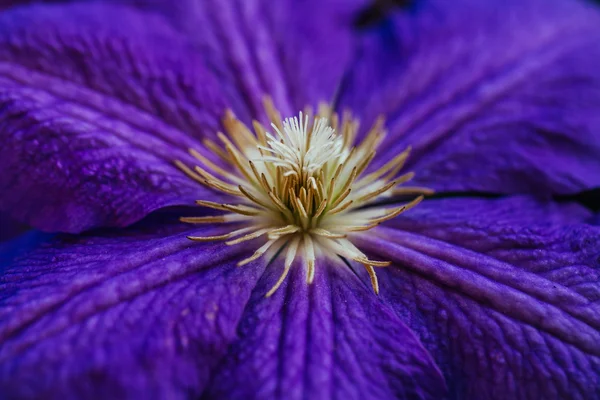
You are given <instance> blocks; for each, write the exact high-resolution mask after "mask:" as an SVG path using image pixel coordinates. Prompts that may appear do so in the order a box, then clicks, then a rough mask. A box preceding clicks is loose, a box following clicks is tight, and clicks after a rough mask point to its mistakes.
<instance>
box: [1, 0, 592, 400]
mask: <svg viewBox="0 0 600 400" xmlns="http://www.w3.org/2000/svg"><path fill="white" fill-rule="evenodd" d="M80 3H81V2H76V3H75V4H66V3H65V4H54V5H40V4H37V5H29V6H21V7H17V8H12V9H9V10H7V11H4V12H3V14H0V135H1V143H2V145H1V147H0V167H1V168H2V171H3V173H2V174H1V175H0V190H1V191H2V196H1V197H0V210H1V211H3V212H7V213H9V214H10V215H11V216H13V217H14V218H17V219H19V220H20V221H22V222H24V223H26V224H28V225H31V226H33V227H35V228H37V229H39V230H41V231H47V232H54V233H57V234H55V235H50V234H44V233H41V232H31V233H29V234H27V235H25V236H23V237H22V238H20V239H19V240H17V241H14V242H10V243H7V244H5V245H3V246H2V247H1V248H0V273H1V275H0V397H3V398H19V399H20V398H61V399H64V398H95V397H97V398H198V397H203V398H215V399H228V398H236V399H237V398H240V399H248V398H256V399H259V398H260V399H262V398H282V399H296V398H310V399H318V398H335V399H347V398H349V399H352V398H360V399H369V398H373V399H392V398H399V399H413V398H417V399H445V398H448V399H503V400H504V399H592V398H596V397H598V396H600V285H599V284H598V282H599V280H600V267H599V266H600V258H599V256H600V226H599V225H598V217H597V216H594V215H593V214H592V212H591V211H590V210H588V209H586V208H585V207H584V206H582V205H581V204H579V203H577V202H575V201H572V200H573V199H575V196H574V195H575V194H577V193H580V192H582V191H585V190H589V189H593V188H595V187H598V186H600V133H599V132H600V113H599V112H598V110H599V109H600V69H598V65H599V64H600V45H599V43H600V14H599V13H598V10H597V9H596V8H594V6H592V5H590V4H587V3H583V2H579V1H575V0H508V1H506V0H505V1H499V0H498V1H486V2H483V1H480V0H460V1H454V2H448V1H446V0H429V1H426V0H423V1H416V2H414V4H412V5H410V6H409V7H407V8H404V9H400V8H397V9H393V10H392V9H390V10H389V13H388V14H387V15H386V16H384V17H383V19H381V20H380V21H376V22H375V23H374V24H372V25H369V26H367V27H363V28H361V29H358V28H357V27H356V26H355V24H354V21H356V18H357V15H359V13H361V12H362V11H364V9H365V7H367V6H368V2H367V1H363V0H344V1H329V2H321V1H317V0H305V1H303V2H298V1H293V0H285V1H283V0H282V1H277V2H274V1H263V0H243V1H242V0H239V1H233V0H232V1H223V0H219V1H216V0H207V1H193V0H185V1H181V2H177V3H176V5H173V4H171V3H172V2H168V1H161V0H146V1H136V2H129V3H131V4H129V5H127V4H125V3H128V2H126V1H120V2H117V1H113V2H103V3H98V2H90V3H88V4H80ZM133 3H136V4H138V6H133V5H132V4H133ZM139 3H142V5H139ZM263 95H269V96H271V98H272V99H273V103H274V104H275V106H276V107H277V108H278V109H279V110H280V111H281V114H282V115H283V117H293V116H296V115H298V112H299V111H300V110H303V109H304V107H305V106H306V105H310V106H317V105H318V103H319V102H321V101H328V102H332V103H333V104H334V105H335V107H336V109H339V110H343V109H346V108H347V109H350V110H352V111H353V113H354V115H355V116H357V117H359V118H360V119H361V122H362V125H361V126H362V127H363V128H362V129H359V130H358V133H357V134H358V141H357V143H365V140H366V139H365V134H366V132H367V130H368V129H367V128H368V127H370V126H371V125H373V124H374V123H375V121H376V119H377V117H378V115H380V114H383V115H385V116H386V118H387V122H386V127H387V128H388V131H389V133H388V135H387V136H386V137H385V139H383V142H382V143H381V145H380V146H379V150H378V152H377V154H376V155H375V156H374V158H373V160H372V163H371V166H370V167H369V168H368V169H367V170H366V171H365V174H368V173H370V172H373V171H376V170H377V169H378V168H380V167H382V166H384V165H385V164H386V163H387V162H388V161H390V160H392V159H394V157H396V156H397V155H398V154H400V153H401V152H402V151H404V149H406V148H407V147H409V146H411V147H412V149H413V150H412V153H411V156H410V158H409V159H408V161H407V164H406V166H405V168H404V169H403V171H414V172H415V174H416V175H415V178H414V179H413V180H412V182H411V184H410V185H411V186H417V187H428V188H432V189H434V190H435V191H436V192H437V193H438V197H437V198H429V199H425V200H424V201H422V202H421V203H420V204H419V205H418V206H416V207H414V208H412V209H411V210H410V211H407V212H406V213H402V214H400V215H398V216H397V217H396V218H393V219H390V220H388V221H385V222H383V223H382V224H380V225H379V226H376V227H369V228H372V229H370V230H368V231H365V232H363V233H354V232H352V233H349V234H348V238H349V239H351V242H352V243H353V245H356V247H357V249H359V250H360V251H361V252H363V254H364V256H365V258H362V257H356V258H354V261H353V260H352V257H348V254H342V255H345V256H346V257H345V258H346V259H347V260H346V261H347V263H346V264H342V263H340V262H337V261H336V260H335V259H327V258H325V257H320V258H319V259H318V260H317V261H316V263H315V266H314V278H313V279H307V268H309V267H308V263H306V255H305V254H308V253H298V254H299V255H298V256H297V257H296V258H295V259H294V260H295V261H294V262H293V264H292V265H291V268H290V269H289V274H288V276H287V277H286V279H283V280H282V281H281V286H279V287H278V289H277V290H275V291H273V292H272V293H271V292H269V291H270V290H271V289H272V288H273V287H274V285H275V284H276V282H277V281H278V280H279V279H280V277H281V274H282V271H283V269H284V263H285V256H286V254H287V253H286V252H287V249H289V246H290V243H292V242H293V239H291V240H285V242H286V243H287V245H288V247H287V248H286V249H284V251H283V254H282V255H281V256H280V257H277V258H273V259H271V260H272V261H271V262H268V261H269V259H268V258H259V259H256V260H253V261H252V262H249V263H248V264H247V265H244V266H243V267H236V264H238V263H239V262H240V261H242V260H244V259H246V258H247V257H249V256H251V255H252V254H253V253H254V251H256V250H257V248H259V247H260V246H262V245H264V243H265V241H266V240H267V238H265V237H263V236H261V237H259V238H258V239H256V240H249V241H245V242H242V243H239V244H237V245H234V246H229V245H227V244H225V243H223V242H221V241H208V242H206V243H194V242H192V241H190V240H189V239H188V238H187V236H203V237H206V236H218V235H221V234H223V232H227V231H228V230H227V229H225V231H224V226H227V225H222V224H206V225H193V224H188V223H182V222H180V221H179V217H180V216H187V217H188V219H187V221H190V219H189V217H206V216H211V215H215V214H214V213H210V212H209V211H207V209H206V208H201V207H189V206H193V204H194V202H195V201H196V200H204V201H213V202H217V203H219V204H221V203H225V202H228V201H230V199H231V196H229V195H227V194H226V193H225V194H224V193H223V192H227V190H223V188H217V190H215V188H214V186H215V183H214V182H218V181H216V180H213V179H212V178H206V176H204V178H205V179H206V180H208V181H209V186H210V183H211V182H212V185H213V188H210V187H206V186H202V185H201V184H199V183H198V182H196V181H194V180H193V179H190V177H189V176H187V175H186V174H185V173H183V172H182V170H181V169H182V168H183V169H184V170H185V166H187V167H191V166H193V165H201V166H202V168H204V171H205V172H210V171H209V169H210V168H208V167H207V163H206V162H204V161H202V160H198V159H195V158H194V157H193V156H192V154H190V152H189V151H188V149H190V148H192V149H195V150H197V151H199V152H201V154H202V155H204V157H213V155H211V154H209V153H210V151H208V150H207V147H206V146H207V145H206V143H207V140H210V141H213V142H216V141H218V140H219V139H218V137H217V132H219V131H221V130H226V129H227V123H222V120H223V117H224V116H225V115H227V113H226V110H227V109H231V110H233V112H234V113H235V115H236V116H237V118H239V121H242V122H243V123H245V124H246V125H250V123H251V121H252V119H258V120H259V121H261V122H262V123H263V124H266V122H267V121H268V119H267V118H266V115H265V113H264V112H263V108H262V105H261V101H262V98H263ZM229 121H230V122H231V119H230V120H229ZM327 121H328V123H333V122H332V120H327ZM236 123H237V122H236ZM224 125H225V126H224ZM266 126H267V127H268V125H266ZM241 129H242V128H241V127H239V126H238V127H237V128H236V129H235V130H234V131H235V132H241ZM258 130H259V131H260V129H258ZM292 130H293V129H292ZM229 131H231V129H229ZM270 132H271V133H272V134H273V135H275V132H274V130H272V129H271V130H270ZM328 132H329V131H327V130H326V127H323V130H322V132H321V133H322V134H323V135H328V134H329V133H328ZM298 135H299V136H297V137H304V136H301V135H300V134H298ZM240 137H241V138H242V139H240V140H242V141H243V140H244V139H243V137H242V136H240ZM337 137H340V136H337ZM288 139H289V140H292V139H291V137H288ZM330 139H331V140H334V139H335V138H330ZM315 140H316V139H315ZM284 142H285V140H284ZM319 143H321V142H319ZM328 143H330V142H327V141H324V142H322V143H321V144H323V146H319V149H320V150H319V151H322V153H319V154H318V155H311V156H310V157H308V158H307V159H309V161H307V162H306V163H305V162H304V161H305V160H306V159H303V160H302V161H301V162H300V161H299V162H298V163H297V164H294V163H292V164H293V165H295V166H298V165H300V166H301V168H300V169H298V170H294V168H292V167H290V168H289V169H287V170H285V171H283V172H286V173H289V174H288V175H286V176H288V177H293V176H295V175H294V173H296V174H297V176H304V175H303V174H305V173H307V175H306V176H313V175H315V174H318V173H317V172H315V171H320V170H321V169H322V168H325V167H324V166H325V165H329V164H328V163H332V162H333V161H335V160H341V159H344V158H343V157H346V156H344V155H343V154H344V153H343V151H342V150H340V149H337V148H336V147H335V145H330V146H329V147H328ZM344 143H345V142H344ZM263 144H264V143H263ZM269 146H270V147H269ZM242 147H244V146H242V145H241V144H238V148H242ZM265 147H266V150H264V151H267V153H268V149H269V148H270V149H274V148H276V146H275V145H272V144H266V145H265ZM294 148H296V147H295V145H294V146H289V149H291V150H290V151H291V152H292V153H293V150H294ZM208 149H211V147H210V145H209V146H208ZM344 149H345V147H344ZM280 150H281V151H280V153H278V154H279V155H277V154H276V156H278V157H280V159H282V160H285V159H286V154H288V153H286V151H287V150H285V149H280ZM338 150H339V151H338ZM244 154H246V153H244ZM248 154H250V153H248ZM290 154H291V153H290ZM365 154H367V153H365ZM257 157H259V158H260V157H261V156H260V155H258V156H257ZM262 157H269V156H268V155H266V156H265V155H264V154H263V155H262ZM290 157H292V158H293V156H292V155H290ZM200 158H202V157H200ZM213 158H214V160H213V161H214V162H216V163H218V161H215V160H217V158H216V157H213ZM250 158H251V157H250ZM292 158H290V159H292ZM365 158H367V157H366V156H365ZM175 160H179V161H180V163H178V164H175V162H174V161H175ZM211 160H212V159H211ZM246 161H248V160H245V162H246ZM270 162H276V161H273V160H271V161H270ZM357 162H358V159H357ZM281 163H282V166H281V168H287V167H286V166H285V165H283V164H284V163H283V161H282V162H281ZM177 165H179V168H178V166H177ZM218 165H225V164H218ZM244 165H245V164H244ZM286 165H287V164H286ZM358 169H360V168H358ZM213 170H214V169H213ZM228 171H230V172H231V171H233V169H232V168H230V169H228ZM294 171H295V172H294ZM307 171H308V172H307ZM197 173H199V174H200V176H201V177H202V173H201V172H198V171H197ZM399 173H400V172H399ZM365 174H361V175H360V176H359V174H356V176H354V177H353V179H354V178H356V179H360V178H361V176H365ZM189 175H191V174H189ZM258 175H260V174H258ZM239 176H242V177H243V174H240V175H239ZM324 176H328V175H324ZM394 176H395V175H394ZM394 176H392V177H391V178H394ZM257 179H258V178H257ZM302 179H303V178H302ZM302 179H300V178H299V181H301V180H302ZM200 180H202V179H200ZM247 181H248V182H249V181H251V179H250V178H247ZM283 181H284V180H283V178H282V181H281V182H283ZM349 181H352V179H349ZM303 182H304V181H303ZM306 182H309V180H308V178H307V180H306ZM311 182H312V181H311ZM320 182H321V181H320ZM230 183H231V182H230ZM329 184H331V180H329V179H325V180H324V185H329ZM219 185H220V184H219ZM307 187H308V186H307ZM314 187H315V189H313V190H316V191H318V190H319V189H318V185H317V186H314ZM349 187H353V186H352V185H350V186H349ZM400 187H402V186H400ZM228 188H229V187H225V189H228ZM229 189H231V188H229ZM231 190H235V189H231ZM256 190H259V189H256ZM307 190H308V189H307ZM373 190H376V189H373ZM344 192H345V190H342V189H341V188H340V190H339V194H340V196H341V194H342V193H344ZM386 193H387V192H386ZM263 194H264V193H263ZM383 194H385V193H382V195H383ZM299 196H300V195H299ZM306 196H308V195H306ZM347 196H355V194H352V195H351V194H348V195H347ZM559 197H560V198H562V199H563V200H562V201H557V200H556V199H557V198H559ZM228 198H229V199H228ZM305 199H306V197H303V198H302V199H301V201H300V202H301V203H302V204H307V203H304V201H305ZM348 199H352V197H348ZM397 199H398V198H397V197H389V198H388V199H387V200H385V201H383V202H381V201H380V202H378V203H377V204H376V205H375V206H376V207H375V208H373V207H371V208H367V209H366V210H374V209H375V210H377V209H381V208H382V207H396V206H398V205H399V204H404V203H405V202H402V203H397V202H396V200H397ZM569 199H571V200H569ZM259 200H260V199H259ZM377 200H381V198H380V197H378V196H377ZM256 204H258V203H256ZM342 204H343V203H342V202H341V201H340V204H338V206H341V205H342ZM369 205H370V206H373V204H369ZM180 206H184V207H180ZM313 206H314V203H313ZM173 207H176V208H173ZM256 207H258V206H256V205H255V208H256ZM298 207H299V206H298ZM335 207H336V206H332V208H329V209H328V210H330V211H331V210H332V209H333V208H335ZM352 207H353V206H351V205H349V206H348V208H347V209H346V210H351V209H352ZM312 209H314V207H313V208H312ZM225 211H231V210H230V209H227V208H226V207H225ZM234 211H235V210H234ZM363 211H364V209H363ZM296 212H297V213H298V214H294V215H300V214H302V212H301V211H300V208H298V209H296ZM250 214H251V215H250V217H252V216H253V215H254V214H252V213H250ZM352 215H353V216H356V214H352ZM236 218H237V217H236ZM244 221H245V222H248V221H250V222H248V223H251V224H252V223H254V222H255V221H256V219H253V218H246V219H244ZM358 222H360V223H365V222H364V221H358ZM344 223H346V225H347V226H349V225H348V224H347V220H344ZM341 225H343V224H341ZM341 225H340V226H341ZM346 225H345V226H346ZM282 227H283V226H282ZM271 228H272V226H269V229H271ZM338 228H339V226H338V227H337V228H336V227H334V226H333V227H331V231H332V232H333V233H334V234H335V232H337V231H336V229H338ZM58 232H62V233H58ZM303 232H304V231H303ZM289 234H290V236H289V237H290V238H295V237H297V236H295V235H296V234H297V232H295V231H294V232H289ZM332 240H337V239H336V238H333V239H332ZM318 245H321V244H318ZM298 246H305V245H304V244H302V245H301V244H298ZM303 250H305V247H303ZM335 254H340V253H339V252H338V251H337V250H336V251H332V252H331V255H335ZM354 254H357V253H354ZM321 255H323V254H321ZM348 259H350V260H348ZM356 260H357V261H358V262H357V261H356ZM373 260H383V261H389V262H391V265H390V266H388V267H386V268H378V269H377V272H376V274H377V278H378V285H379V294H375V293H373V290H372V288H371V283H370V281H369V278H370V277H369V271H368V270H365V269H364V268H363V267H362V266H361V265H360V264H361V262H362V263H363V264H367V265H369V261H373ZM363 261H364V262H363ZM370 265H374V264H370ZM307 280H308V281H310V282H307ZM267 293H269V294H272V295H270V296H268V297H267V296H265V294H267Z"/></svg>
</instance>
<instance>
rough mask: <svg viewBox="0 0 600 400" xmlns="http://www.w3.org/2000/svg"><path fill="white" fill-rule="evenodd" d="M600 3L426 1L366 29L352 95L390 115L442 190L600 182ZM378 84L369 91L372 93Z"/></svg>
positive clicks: (353, 102) (346, 95)
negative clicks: (599, 155)
mask: <svg viewBox="0 0 600 400" xmlns="http://www.w3.org/2000/svg"><path fill="white" fill-rule="evenodd" d="M599 43H600V12H599V11H598V7H597V6H595V5H594V4H590V3H588V2H584V1H572V0H550V1H548V0H525V1H524V0H509V1H500V0H492V1H478V0H460V1H452V2H449V1H445V0H431V1H418V2H415V4H414V6H412V7H407V9H405V10H398V11H397V12H395V13H392V14H390V15H389V17H388V18H387V19H385V20H384V21H382V22H381V23H380V24H378V25H376V26H374V27H371V28H369V29H367V30H366V31H365V37H364V39H363V43H362V45H361V46H360V48H361V51H360V52H359V54H360V55H361V57H360V58H359V60H358V62H357V64H356V67H355V68H354V69H353V71H352V72H351V74H350V76H349V78H348V80H347V83H348V84H347V87H346V89H345V91H344V92H343V95H342V104H343V105H344V106H348V107H350V108H352V109H354V110H355V111H356V112H358V113H359V114H360V115H362V116H363V117H364V119H365V120H366V121H365V122H366V124H365V125H367V126H368V125H369V123H370V122H371V121H372V120H373V119H374V118H375V117H376V116H377V115H378V114H383V115H384V116H386V117H387V118H388V126H389V130H390V135H389V136H388V140H387V142H386V143H384V144H387V146H385V145H384V146H383V149H385V150H384V151H382V152H381V153H380V154H379V155H378V157H379V158H378V159H379V162H380V163H384V162H385V161H387V160H389V159H390V158H391V157H392V156H393V155H394V154H397V153H398V152H399V151H400V150H401V149H403V148H405V147H406V146H408V145H412V146H413V148H414V152H413V157H412V160H411V161H410V167H411V168H414V170H415V172H416V178H415V183H418V184H420V185H426V186H430V187H432V188H433V189H436V190H438V191H464V190H470V191H485V192H492V193H507V194H513V193H538V194H547V193H561V194H564V193H573V192H578V191H580V190H584V189H589V188H592V187H598V186H600V157H598V154H600V134H599V132H600V114H599V113H598V109H600V69H599V68H598V65H599V64H600V45H599ZM367 93H368V95H367Z"/></svg>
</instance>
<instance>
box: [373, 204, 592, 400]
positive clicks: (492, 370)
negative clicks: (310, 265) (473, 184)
mask: <svg viewBox="0 0 600 400" xmlns="http://www.w3.org/2000/svg"><path fill="white" fill-rule="evenodd" d="M528 214H531V215H533V216H535V217H528V216H527V215H528ZM561 214H562V215H561ZM540 216H544V218H540ZM589 217H590V214H589V212H586V211H584V210H582V209H580V208H579V207H578V206H574V205H569V206H557V205H552V204H540V203H537V202H534V201H532V200H527V199H522V198H507V199H502V200H475V199H472V200H467V199H462V200H459V199H456V200H440V201H427V202H425V203H424V204H422V205H420V206H419V207H417V208H415V209H414V210H411V212H408V213H407V214H406V216H404V217H402V218H400V217H399V218H398V219H397V221H396V222H394V223H393V224H391V225H388V226H387V227H383V228H381V229H380V230H379V231H378V235H379V238H376V237H372V236H366V237H365V239H364V242H363V243H362V245H363V246H364V248H367V249H369V250H370V252H371V253H373V254H377V256H378V257H379V258H380V259H388V260H391V261H392V262H393V264H392V266H391V267H389V268H387V269H383V270H379V271H380V272H379V274H378V275H379V279H380V285H381V296H382V299H383V300H384V301H385V302H386V303H388V304H390V305H391V306H392V307H393V308H394V309H395V311H396V313H397V314H398V315H400V316H402V318H403V319H404V321H406V322H407V323H408V325H409V326H410V327H411V328H412V329H413V330H414V331H415V332H416V333H417V335H418V336H419V338H420V340H421V341H422V342H423V344H424V346H425V347H426V348H427V349H428V350H429V351H430V352H431V354H432V355H433V357H434V358H435V360H436V362H437V363H438V365H440V366H441V367H442V369H443V372H444V375H445V378H446V381H447V382H448V385H449V387H450V392H451V394H452V396H451V398H468V399H516V398H522V399H582V400H583V399H591V398H596V397H597V396H598V394H599V392H598V388H600V286H599V285H598V282H600V268H599V267H598V265H599V264H598V260H599V256H600V227H594V226H591V225H588V224H586V223H585V222H584V221H585V220H588V219H589ZM534 218H537V222H536V221H534Z"/></svg>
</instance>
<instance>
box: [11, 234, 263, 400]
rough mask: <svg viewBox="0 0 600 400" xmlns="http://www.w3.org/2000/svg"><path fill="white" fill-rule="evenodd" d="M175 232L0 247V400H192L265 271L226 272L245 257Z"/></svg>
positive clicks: (233, 334) (260, 267) (233, 333)
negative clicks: (9, 251)
mask: <svg viewBox="0 0 600 400" xmlns="http://www.w3.org/2000/svg"><path fill="white" fill-rule="evenodd" d="M186 233H187V234H189V233H190V231H189V229H188V228H187V227H183V228H182V227H181V226H163V227H162V228H156V227H152V226H145V227H135V228H128V229H127V230H123V231H122V232H121V233H120V234H117V233H110V232H107V233H105V234H99V235H87V236H79V237H74V236H67V235H63V236H60V237H58V238H55V239H48V238H47V237H46V238H42V239H43V241H44V242H45V243H43V244H39V243H38V246H35V243H31V242H32V240H29V241H27V240H25V241H24V243H23V244H21V245H19V246H16V245H14V244H13V246H12V247H10V248H5V250H12V252H13V253H14V250H15V248H19V249H20V251H21V253H20V254H17V255H15V254H12V257H7V256H6V254H4V255H3V254H1V253H2V252H1V251H0V261H2V262H3V263H4V265H3V266H0V271H3V272H2V274H1V275H0V343H1V346H0V393H2V397H3V398H48V399H61V398H62V399H71V398H98V397H100V398H194V397H197V396H198V395H199V394H200V393H201V391H202V389H203V388H204V387H205V386H206V385H207V383H208V381H209V378H210V371H211V369H213V368H214V367H215V365H216V363H217V362H218V360H219V359H220V358H221V357H222V355H223V354H224V353H225V351H226V350H227V347H228V344H229V343H230V342H231V341H232V340H234V339H235V338H236V327H237V323H238V320H239V319H240V317H241V315H242V312H243V310H244V306H245V304H246V302H247V301H248V299H249V296H250V293H251V291H252V290H253V288H254V286H255V285H256V282H257V281H258V278H259V277H260V275H261V274H262V271H263V270H264V265H262V264H261V263H253V264H249V265H246V266H245V267H244V268H237V267H236V262H237V261H239V258H240V252H247V251H249V250H248V249H244V248H243V247H241V246H236V247H229V246H226V245H225V244H222V243H217V244H214V243H208V244H197V243H193V242H191V241H190V240H188V239H187V238H186V237H185V234H186ZM204 234H210V232H208V231H206V232H204ZM32 248H34V249H33V250H32ZM5 253H6V252H5ZM11 258H12V261H10V259H11Z"/></svg>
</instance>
